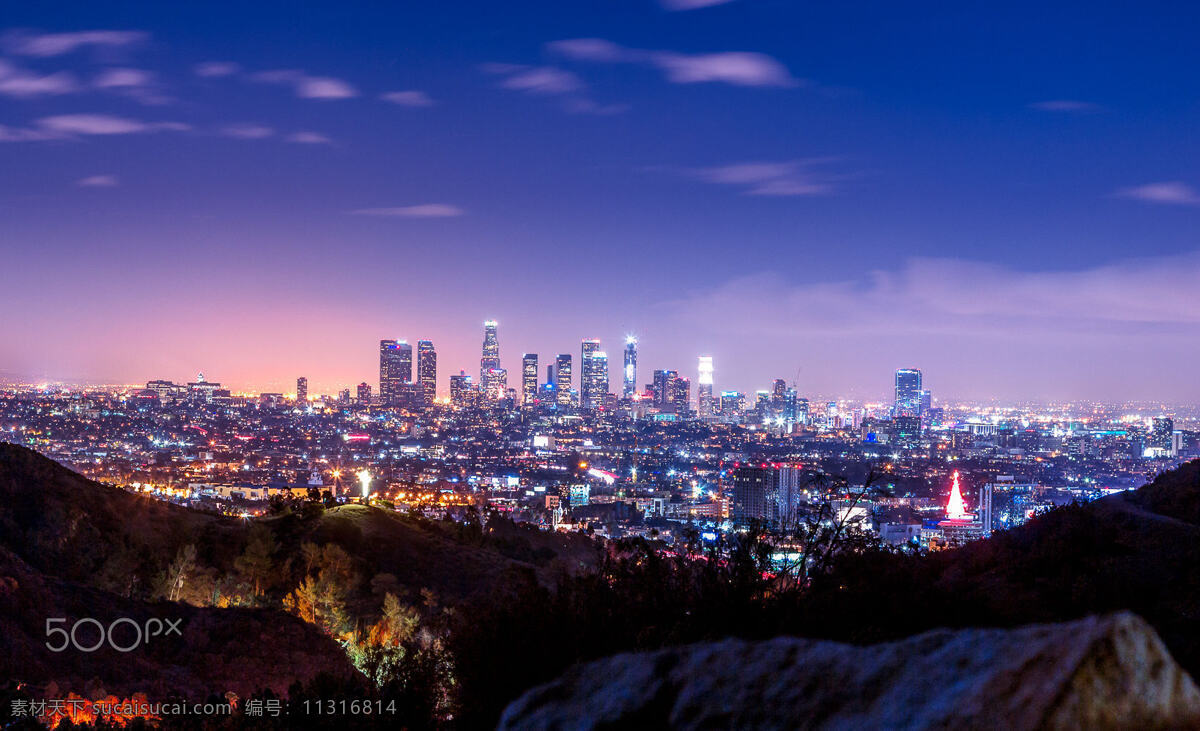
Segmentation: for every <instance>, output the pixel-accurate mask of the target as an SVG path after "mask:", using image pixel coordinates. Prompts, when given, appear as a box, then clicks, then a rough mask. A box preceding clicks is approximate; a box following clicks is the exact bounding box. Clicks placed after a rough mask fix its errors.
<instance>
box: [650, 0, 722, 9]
mask: <svg viewBox="0 0 1200 731" xmlns="http://www.w3.org/2000/svg"><path fill="white" fill-rule="evenodd" d="M658 1H659V4H660V5H662V6H663V7H664V8H666V9H667V10H696V9H697V8H709V7H712V6H713V5H724V4H725V3H729V2H733V0H658Z"/></svg>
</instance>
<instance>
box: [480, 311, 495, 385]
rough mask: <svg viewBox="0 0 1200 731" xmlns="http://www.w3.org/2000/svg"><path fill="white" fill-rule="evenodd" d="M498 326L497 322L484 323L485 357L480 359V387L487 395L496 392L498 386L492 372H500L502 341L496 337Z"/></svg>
mask: <svg viewBox="0 0 1200 731" xmlns="http://www.w3.org/2000/svg"><path fill="white" fill-rule="evenodd" d="M496 326H497V323H496V321H495V320H488V321H487V322H485V323H483V357H482V358H480V359H479V387H480V390H482V391H483V392H484V393H486V394H494V393H495V392H496V390H497V389H496V386H495V384H493V383H492V379H493V375H492V372H493V371H498V370H500V339H499V337H497V335H496Z"/></svg>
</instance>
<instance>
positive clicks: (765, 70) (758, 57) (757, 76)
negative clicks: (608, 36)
mask: <svg viewBox="0 0 1200 731" xmlns="http://www.w3.org/2000/svg"><path fill="white" fill-rule="evenodd" d="M546 47H547V50H549V51H550V52H551V53H555V54H558V55H561V56H563V57H566V58H570V59H573V60H576V61H588V62H593V63H632V64H641V65H647V66H651V67H654V68H657V69H658V70H659V71H661V72H662V73H663V75H664V76H665V77H666V79H667V81H670V82H672V83H675V84H697V83H709V82H714V83H723V84H731V85H734V86H757V87H791V86H800V85H802V84H804V83H805V82H804V81H803V80H802V79H797V78H795V77H793V76H792V74H791V72H790V71H788V69H787V67H786V66H784V65H783V64H782V63H780V62H779V61H777V60H776V59H774V58H772V57H770V56H767V55H765V54H762V53H754V52H750V51H725V52H720V53H697V54H687V53H677V52H675V51H649V50H642V49H637V48H626V47H624V46H621V45H619V44H616V43H613V42H612V41H608V40H605V39H603V38H572V39H568V40H562V41H553V42H551V43H548V44H546Z"/></svg>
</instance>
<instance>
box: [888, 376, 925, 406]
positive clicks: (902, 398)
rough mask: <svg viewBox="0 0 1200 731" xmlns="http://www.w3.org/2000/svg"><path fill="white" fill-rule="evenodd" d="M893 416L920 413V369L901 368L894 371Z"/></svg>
mask: <svg viewBox="0 0 1200 731" xmlns="http://www.w3.org/2000/svg"><path fill="white" fill-rule="evenodd" d="M892 413H893V415H894V416H920V415H921V371H920V370H918V369H916V368H901V369H899V370H897V371H896V405H895V407H894V409H893V412H892Z"/></svg>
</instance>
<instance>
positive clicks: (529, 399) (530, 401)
mask: <svg viewBox="0 0 1200 731" xmlns="http://www.w3.org/2000/svg"><path fill="white" fill-rule="evenodd" d="M537 397H538V357H537V353H526V354H525V355H522V356H521V402H522V403H523V404H524V405H525V406H526V407H527V408H528V407H532V406H533V405H534V404H535V403H536V402H537Z"/></svg>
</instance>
